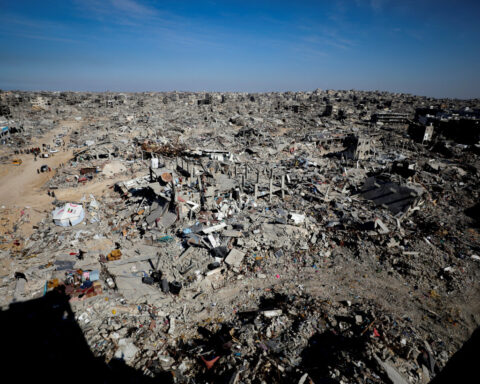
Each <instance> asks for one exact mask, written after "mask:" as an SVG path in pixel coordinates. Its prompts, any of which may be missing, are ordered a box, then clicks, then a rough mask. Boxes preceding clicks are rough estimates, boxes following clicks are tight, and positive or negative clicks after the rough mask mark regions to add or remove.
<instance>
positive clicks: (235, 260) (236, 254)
mask: <svg viewBox="0 0 480 384" xmlns="http://www.w3.org/2000/svg"><path fill="white" fill-rule="evenodd" d="M244 257H245V253H244V252H241V251H239V250H238V249H232V250H231V251H230V253H229V254H228V256H227V258H226V259H225V263H227V264H228V265H230V266H232V267H239V266H240V265H241V264H242V261H243V258H244Z"/></svg>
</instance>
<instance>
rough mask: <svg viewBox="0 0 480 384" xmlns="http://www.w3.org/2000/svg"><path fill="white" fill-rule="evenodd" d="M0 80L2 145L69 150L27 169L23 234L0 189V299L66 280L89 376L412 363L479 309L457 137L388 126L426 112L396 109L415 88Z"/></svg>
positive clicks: (411, 102)
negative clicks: (273, 89) (31, 178)
mask: <svg viewBox="0 0 480 384" xmlns="http://www.w3.org/2000/svg"><path fill="white" fill-rule="evenodd" d="M0 101H1V105H6V106H8V114H9V116H10V117H9V118H12V119H14V120H15V121H17V122H19V124H21V125H22V126H23V127H24V129H23V130H22V131H21V132H18V136H19V137H22V138H24V142H10V143H8V144H6V145H5V148H6V151H5V156H6V158H9V159H13V157H14V156H16V155H17V153H15V151H17V152H19V151H24V150H25V149H29V148H31V147H32V146H35V148H36V139H37V138H39V137H41V138H42V140H43V137H46V134H50V133H51V136H52V137H53V138H52V137H51V138H50V142H48V143H45V144H46V145H45V146H42V145H39V146H38V147H39V154H49V155H50V154H55V155H56V156H59V155H58V154H57V153H58V152H51V151H52V150H53V151H61V152H60V153H63V154H66V153H67V152H66V151H70V152H68V153H69V154H71V155H70V156H69V157H68V159H67V160H66V161H64V162H63V161H62V164H61V165H60V166H58V167H55V169H53V172H47V174H44V175H40V174H39V175H38V177H45V178H46V177H47V176H50V177H49V178H48V180H47V181H46V183H45V184H44V185H42V187H41V189H40V192H41V193H45V194H46V192H47V191H48V192H49V196H51V198H50V200H49V210H48V211H47V213H45V214H44V215H43V216H41V217H40V218H39V219H38V222H35V223H34V226H35V228H33V227H32V229H34V230H33V231H32V233H31V234H29V235H26V236H22V233H21V228H22V225H24V224H25V222H26V221H28V220H33V218H34V212H32V211H33V210H32V209H31V208H27V207H23V208H22V212H23V213H20V216H19V218H18V221H16V222H15V223H14V225H11V226H9V225H7V224H8V223H7V221H8V217H10V216H12V214H11V212H10V211H8V212H9V213H8V214H7V210H12V212H13V211H15V210H16V209H17V207H5V211H4V214H3V216H4V217H3V218H4V220H5V223H4V226H3V227H2V228H5V231H4V232H2V234H1V237H0V240H1V243H0V245H1V247H0V252H1V253H0V255H1V262H2V264H1V267H2V269H1V273H2V275H1V276H2V279H3V280H2V282H3V283H2V285H1V287H0V289H1V292H2V306H3V308H4V312H5V314H12V317H13V318H15V316H14V314H16V312H15V308H18V307H17V306H16V305H15V303H17V304H18V303H22V302H26V303H29V302H30V301H31V300H39V301H38V302H35V303H43V302H46V301H48V300H50V298H52V297H55V295H65V296H60V297H61V298H62V300H64V301H62V305H61V306H60V307H59V308H61V309H62V311H60V312H62V313H60V315H59V316H60V317H59V318H58V319H57V320H58V321H59V322H60V323H62V321H63V320H62V319H63V317H62V316H64V312H63V309H65V310H66V312H67V313H68V316H67V318H68V319H70V320H71V322H72V323H75V324H77V325H78V328H79V330H80V331H81V332H80V333H81V334H82V335H84V342H85V343H86V344H87V345H83V344H82V346H81V348H84V347H85V348H86V349H88V351H89V353H91V354H93V355H94V356H95V358H96V359H98V360H96V361H97V362H99V361H100V362H101V363H102V364H105V367H106V369H105V370H100V371H101V373H99V376H98V377H97V378H100V379H104V381H105V380H107V379H111V376H109V375H112V374H115V372H116V371H115V368H114V366H115V364H119V363H121V364H125V365H126V366H128V367H132V368H134V370H135V373H133V371H127V370H124V371H122V372H124V373H125V376H123V377H122V379H123V380H125V379H127V378H131V377H129V375H132V376H135V378H136V379H137V380H138V381H142V380H143V381H147V380H148V379H155V380H159V379H163V380H165V381H166V382H179V383H180V382H187V383H195V382H231V383H235V382H252V383H253V382H262V381H263V382H275V383H286V382H300V383H306V382H315V383H317V382H326V381H330V382H362V381H364V379H365V378H366V377H368V378H369V380H370V381H371V382H373V383H381V382H386V381H389V380H390V381H394V382H401V383H404V382H412V383H422V382H428V381H429V380H430V379H431V378H432V377H435V376H437V375H438V374H439V372H440V371H441V369H442V368H443V367H444V366H445V364H446V363H447V360H448V359H449V358H450V357H451V356H452V354H453V353H454V352H455V351H456V350H457V349H458V348H459V347H460V346H461V344H462V343H463V341H465V339H466V337H467V335H468V334H469V333H470V332H471V331H472V330H473V329H474V328H475V327H477V326H478V325H479V319H478V315H476V314H475V311H476V308H475V307H469V306H468V305H466V304H468V303H469V302H470V301H472V296H471V295H472V291H470V289H465V286H466V285H471V286H472V289H473V292H474V291H475V289H478V283H477V281H478V276H479V273H480V265H479V259H480V257H479V256H478V252H479V250H480V248H479V247H480V246H479V236H478V232H476V229H475V228H476V225H478V224H477V223H476V222H475V220H474V219H473V218H472V214H473V215H474V213H475V212H476V211H478V209H476V206H477V205H478V191H479V190H480V189H479V188H478V186H479V173H478V169H479V168H480V164H479V162H478V154H476V152H475V150H474V148H475V145H476V144H477V142H474V141H472V142H471V143H469V145H468V146H467V145H459V143H458V142H456V141H455V140H456V139H455V137H456V136H451V135H448V134H446V133H445V132H446V131H442V130H437V129H436V128H437V127H436V126H435V123H433V126H434V128H433V130H432V129H430V128H429V129H428V130H427V129H424V131H423V133H422V134H421V136H422V139H420V140H419V142H416V140H414V135H413V134H411V135H410V130H409V131H407V130H406V129H405V124H407V123H411V124H412V125H413V124H415V125H416V126H418V127H421V126H425V123H428V124H430V122H427V121H426V120H425V121H424V120H421V119H419V118H418V116H420V115H421V114H419V115H418V116H417V118H416V121H414V122H411V118H412V116H414V115H415V110H416V108H417V107H419V108H420V107H421V106H424V105H429V104H431V103H432V102H433V101H435V100H431V99H427V98H422V97H416V96H412V95H404V94H390V93H385V92H360V91H332V90H330V91H321V90H316V91H313V92H297V93H294V92H287V93H263V94H247V93H213V92H210V93H188V92H169V93H135V94H133V93H124V94H115V93H99V94H96V93H70V92H62V93H48V92H46V93H38V94H37V93H34V92H32V93H30V92H1V93H0ZM435 102H436V101H435ZM438 103H439V104H445V105H446V106H445V108H447V106H448V107H449V108H450V107H451V109H452V110H461V109H462V108H463V109H465V108H467V107H468V108H470V109H471V110H475V109H476V108H478V100H477V101H475V100H470V101H460V100H457V101H450V100H440V101H438ZM359 106H360V107H359ZM3 110H4V111H7V109H6V108H4V109H3ZM391 111H398V112H391ZM5 113H6V112H5ZM370 116H372V117H371V118H370ZM469 118H471V119H472V121H474V118H473V116H470V117H469ZM2 119H5V120H6V115H4V117H3V118H2ZM372 122H375V124H371V123H372ZM377 122H380V123H382V124H377ZM429 126H430V125H428V126H427V127H429ZM426 135H427V137H425V136H426ZM436 144H443V145H444V147H445V148H446V149H448V151H449V154H448V156H446V155H444V154H442V153H441V152H438V151H437V149H436V147H434V146H435V145H436ZM47 145H48V146H47ZM35 152H38V151H35ZM22 156H23V157H22V158H23V159H25V160H26V161H25V163H28V162H29V160H31V158H33V156H35V154H34V153H32V152H28V153H23V154H22ZM53 160H55V158H54V159H53ZM53 160H52V159H51V158H47V160H45V161H46V162H49V163H48V164H49V165H47V168H48V167H49V166H50V164H53V162H52V163H50V161H53ZM21 167H22V164H21V165H20V166H19V168H17V169H16V171H18V170H20V171H21V169H22V168H21ZM33 171H34V169H33ZM32 173H34V172H32ZM51 191H55V194H54V195H53V196H52V195H51ZM51 205H54V206H55V207H56V209H54V211H53V212H52V209H51ZM44 208H45V207H44ZM2 209H3V208H2ZM69 209H71V210H70V211H69ZM38 211H39V212H41V213H42V212H43V211H42V210H41V209H38ZM44 211H46V209H44ZM37 213H38V212H37ZM42 214H43V213H42ZM2 224H3V222H2ZM32 306H34V305H33V303H32ZM25 308H29V309H28V310H27V309H25V311H33V309H30V307H29V306H26V307H25ZM37 310H38V309H37ZM8 311H12V312H8ZM47 312H48V311H47ZM50 312H51V311H50ZM50 312H49V313H50ZM52 313H56V312H52ZM52 313H50V315H52ZM37 318H38V317H37ZM49 319H51V318H50V317H49ZM20 324H23V323H20ZM54 324H57V323H55V322H54ZM9 326H10V327H12V329H15V331H16V330H17V329H16V328H15V324H14V322H13V321H10V322H9ZM46 327H47V328H48V324H47V326H46ZM55 327H56V328H58V326H57V325H56V326H55ZM61 329H64V328H61ZM52 332H53V331H52ZM12 333H13V334H14V333H15V332H12ZM53 333H55V332H53ZM82 337H83V336H82ZM34 340H35V341H38V342H39V345H46V344H45V343H44V341H45V340H43V339H42V335H37V336H34ZM32 344H35V343H32ZM77 348H78V349H80V347H79V346H77ZM14 350H15V351H18V348H15V349H14ZM27 352H28V351H27ZM59 353H63V351H60V352H59V351H55V350H54V349H52V350H50V349H49V350H48V353H45V354H44V355H45V356H47V357H48V356H50V355H52V356H58V358H61V356H59ZM317 355H318V356H322V359H318V358H317ZM13 358H16V355H13ZM43 359H44V356H43V355H41V356H40V357H38V361H41V362H42V363H43V361H44V360H43ZM32 361H37V360H35V359H32ZM89 361H90V360H89ZM128 372H129V373H128ZM20 374H21V373H20ZM137 375H140V378H139V377H138V376H137ZM120 376H121V375H120ZM21 377H23V376H21ZM395 380H399V381H395Z"/></svg>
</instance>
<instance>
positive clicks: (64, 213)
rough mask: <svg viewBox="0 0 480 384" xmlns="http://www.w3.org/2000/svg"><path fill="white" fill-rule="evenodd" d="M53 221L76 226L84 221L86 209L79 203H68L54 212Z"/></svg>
mask: <svg viewBox="0 0 480 384" xmlns="http://www.w3.org/2000/svg"><path fill="white" fill-rule="evenodd" d="M52 215H53V221H54V222H55V224H56V225H60V226H62V227H68V226H72V227H73V226H74V225H77V224H79V223H81V222H82V221H83V219H84V218H85V211H84V210H83V207H82V206H81V205H78V204H72V203H66V204H65V205H64V206H63V207H59V208H57V209H55V210H54V211H53V212H52Z"/></svg>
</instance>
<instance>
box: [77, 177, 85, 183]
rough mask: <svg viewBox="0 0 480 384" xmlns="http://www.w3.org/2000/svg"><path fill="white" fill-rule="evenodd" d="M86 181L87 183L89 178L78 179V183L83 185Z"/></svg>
mask: <svg viewBox="0 0 480 384" xmlns="http://www.w3.org/2000/svg"><path fill="white" fill-rule="evenodd" d="M84 181H87V178H86V177H80V178H79V179H78V182H79V183H82V182H84Z"/></svg>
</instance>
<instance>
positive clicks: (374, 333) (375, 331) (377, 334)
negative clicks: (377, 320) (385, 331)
mask: <svg viewBox="0 0 480 384" xmlns="http://www.w3.org/2000/svg"><path fill="white" fill-rule="evenodd" d="M373 336H375V337H380V333H378V331H377V328H373Z"/></svg>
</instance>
